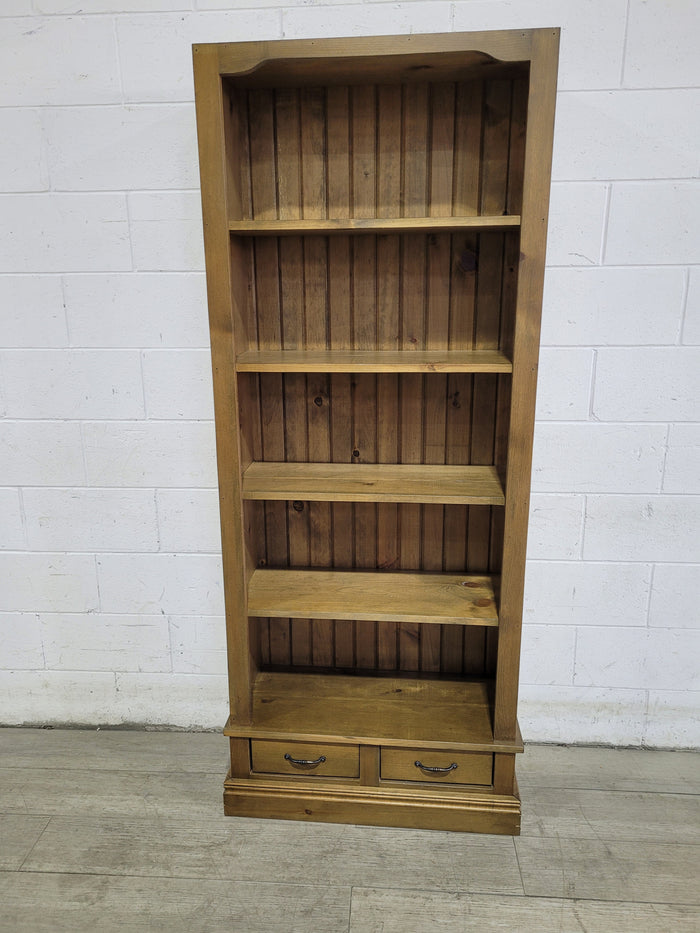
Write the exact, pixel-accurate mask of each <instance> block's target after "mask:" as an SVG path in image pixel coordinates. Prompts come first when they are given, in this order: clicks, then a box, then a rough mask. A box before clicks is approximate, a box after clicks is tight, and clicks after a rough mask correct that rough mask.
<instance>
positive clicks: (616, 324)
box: [542, 266, 700, 347]
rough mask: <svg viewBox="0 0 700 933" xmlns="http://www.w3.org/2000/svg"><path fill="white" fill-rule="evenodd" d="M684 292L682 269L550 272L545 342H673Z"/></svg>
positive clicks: (546, 283)
mask: <svg viewBox="0 0 700 933" xmlns="http://www.w3.org/2000/svg"><path fill="white" fill-rule="evenodd" d="M699 290H700V283H699ZM684 293H685V281H684V271H683V269H665V268H652V269H641V268H635V269H609V268H606V267H604V266H597V267H596V268H591V269H580V268H570V269H564V268H559V269H547V272H546V275H545V281H544V302H543V308H542V344H543V345H544V346H548V345H549V346H556V345H565V346H566V345H570V346H584V347H586V346H607V345H612V346H614V345H616V344H618V345H622V346H629V345H630V343H634V345H635V346H640V345H643V344H654V345H658V344H675V343H677V342H678V334H679V332H680V326H681V319H682V313H683V295H684ZM698 321H699V325H698V335H699V337H700V313H699V315H698ZM689 342H692V341H689ZM696 342H697V343H700V339H698V340H697V341H696Z"/></svg>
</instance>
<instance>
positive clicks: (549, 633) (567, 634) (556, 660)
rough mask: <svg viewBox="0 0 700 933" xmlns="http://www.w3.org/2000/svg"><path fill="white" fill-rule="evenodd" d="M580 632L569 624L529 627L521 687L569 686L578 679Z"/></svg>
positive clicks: (524, 632) (525, 639)
mask: <svg viewBox="0 0 700 933" xmlns="http://www.w3.org/2000/svg"><path fill="white" fill-rule="evenodd" d="M575 644H576V629H574V628H572V627H571V626H565V625H525V626H524V627H523V641H522V654H521V659H520V683H521V684H541V685H544V684H547V685H556V684H559V685H563V686H568V685H570V684H572V683H573V678H574V647H575Z"/></svg>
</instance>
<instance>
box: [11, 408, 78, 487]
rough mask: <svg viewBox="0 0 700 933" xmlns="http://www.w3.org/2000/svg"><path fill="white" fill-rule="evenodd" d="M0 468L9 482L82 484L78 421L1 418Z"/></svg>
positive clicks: (55, 484)
mask: <svg viewBox="0 0 700 933" xmlns="http://www.w3.org/2000/svg"><path fill="white" fill-rule="evenodd" d="M0 463H2V467H1V468H0V472H1V475H2V482H4V483H7V484H8V485H12V486H15V485H16V486H73V485H76V486H82V485H83V484H84V482H85V467H84V465H83V452H82V444H81V440H80V425H79V424H78V423H77V422H74V421H0Z"/></svg>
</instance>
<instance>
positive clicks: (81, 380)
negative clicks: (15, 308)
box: [0, 350, 144, 418]
mask: <svg viewBox="0 0 700 933" xmlns="http://www.w3.org/2000/svg"><path fill="white" fill-rule="evenodd" d="M0 363H1V364H2V368H3V371H4V373H5V404H6V408H7V414H8V416H9V417H11V418H141V417H143V414H144V406H143V386H142V381H141V366H140V361H139V356H138V353H137V352H136V351H133V350H7V351H5V352H4V353H3V354H1V355H0Z"/></svg>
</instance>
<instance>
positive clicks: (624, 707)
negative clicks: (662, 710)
mask: <svg viewBox="0 0 700 933" xmlns="http://www.w3.org/2000/svg"><path fill="white" fill-rule="evenodd" d="M646 697H647V695H646V691H645V690H620V689H616V690H611V689H605V688H597V687H557V686H555V687H551V686H540V685H529V684H524V685H523V686H522V687H521V689H520V703H519V707H518V719H519V720H520V728H521V729H522V732H523V736H524V738H525V741H526V742H563V743H567V744H568V743H571V742H581V743H583V744H592V745H596V744H602V745H639V744H641V741H642V736H643V734H644V723H645V716H644V712H645V709H646Z"/></svg>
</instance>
